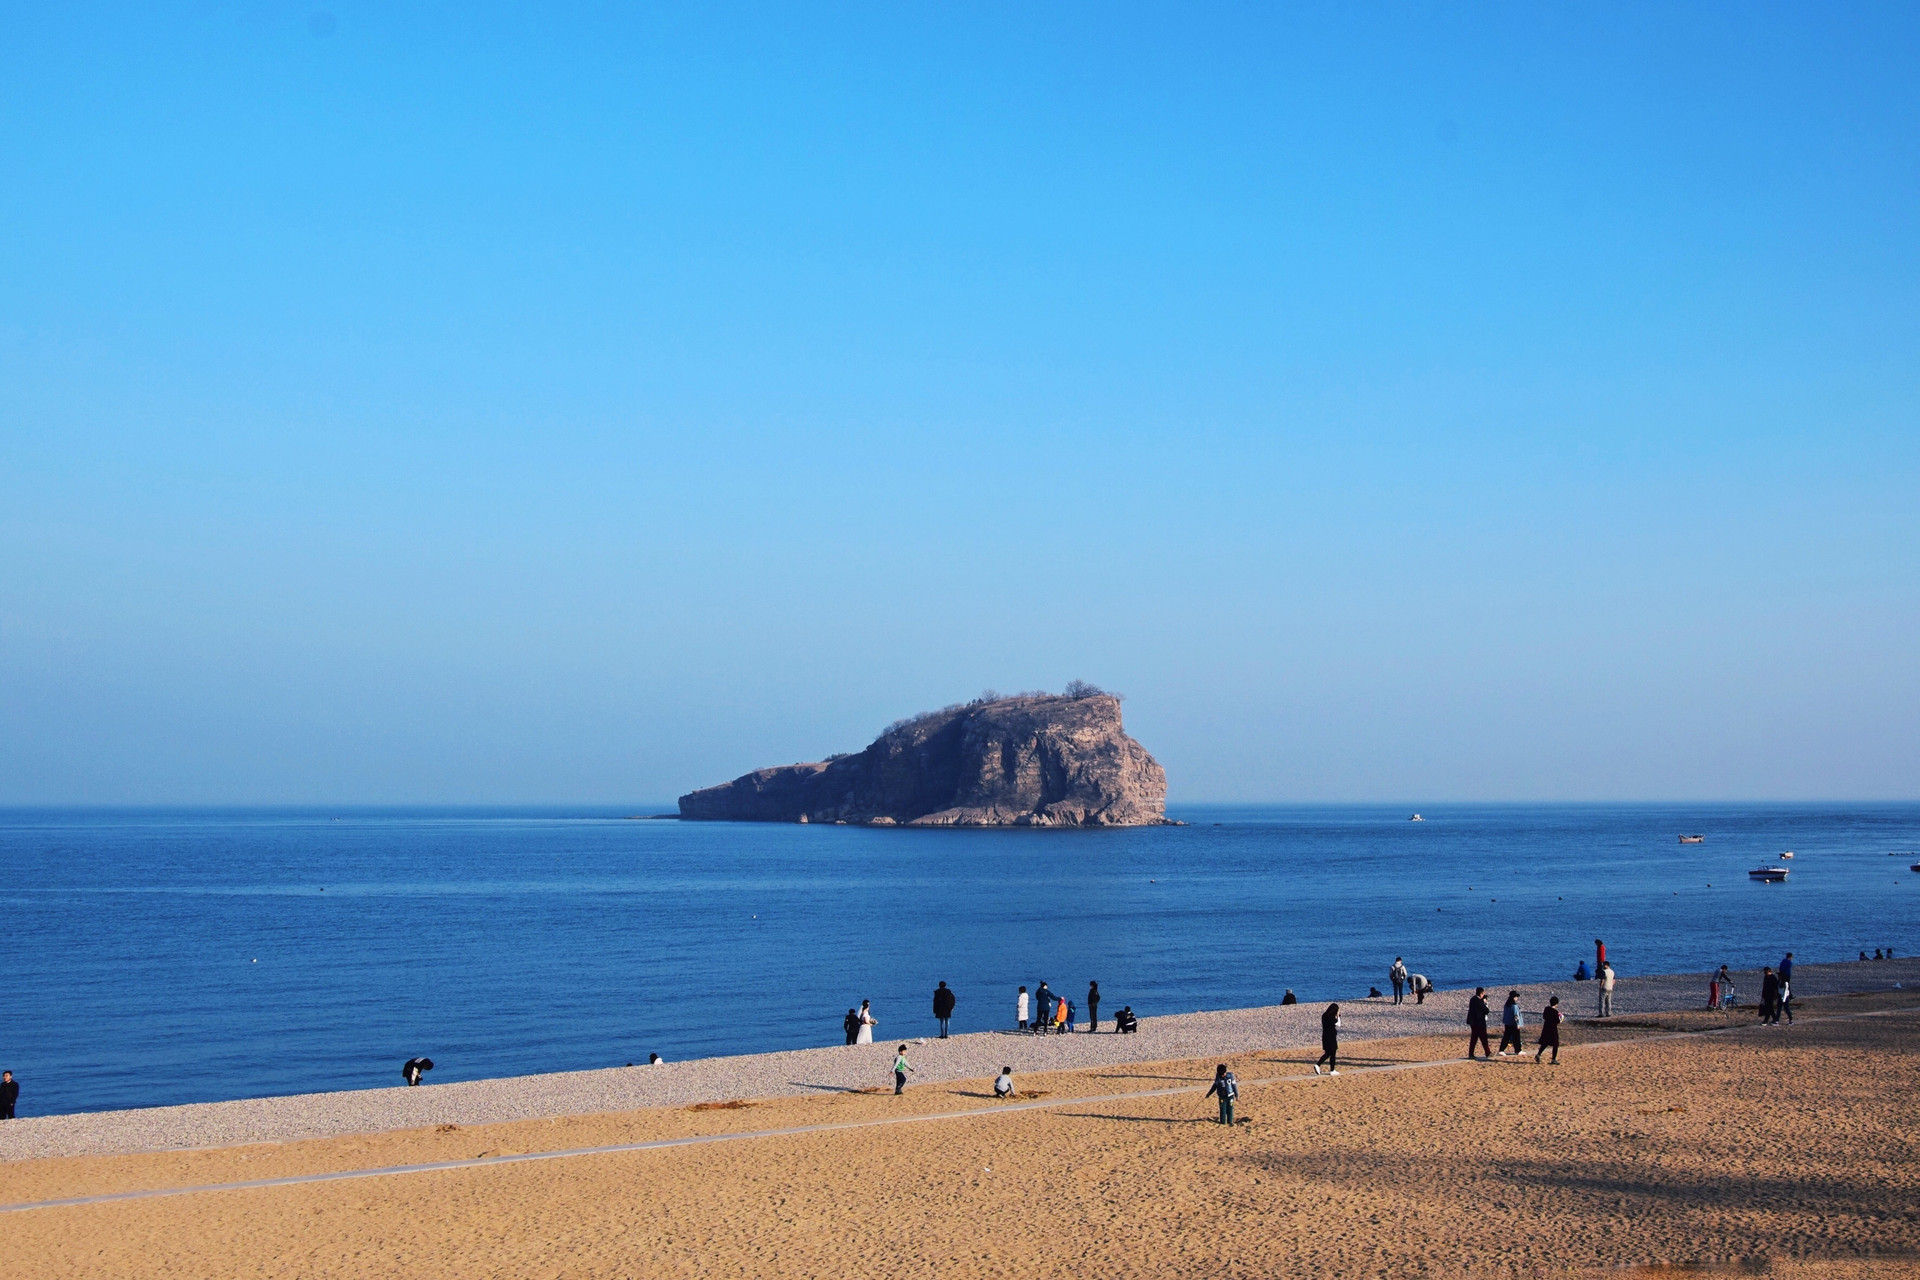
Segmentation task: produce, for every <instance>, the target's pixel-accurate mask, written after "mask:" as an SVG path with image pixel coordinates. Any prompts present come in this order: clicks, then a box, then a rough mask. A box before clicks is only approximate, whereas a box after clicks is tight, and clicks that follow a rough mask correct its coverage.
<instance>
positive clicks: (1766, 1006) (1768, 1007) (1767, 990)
mask: <svg viewBox="0 0 1920 1280" xmlns="http://www.w3.org/2000/svg"><path fill="white" fill-rule="evenodd" d="M1760 1021H1762V1022H1778V1021H1780V975H1779V974H1777V973H1775V972H1774V971H1773V967H1772V966H1771V965H1769V966H1768V967H1767V968H1766V969H1764V970H1763V971H1762V972H1761V977H1760Z"/></svg>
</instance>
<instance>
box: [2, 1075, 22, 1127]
mask: <svg viewBox="0 0 1920 1280" xmlns="http://www.w3.org/2000/svg"><path fill="white" fill-rule="evenodd" d="M19 1101H20V1082H19V1081H18V1080H15V1079H14V1078H13V1072H11V1071H0V1120H11V1119H13V1108H14V1106H15V1105H16V1104H18V1103H19Z"/></svg>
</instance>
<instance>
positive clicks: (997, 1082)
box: [993, 1067, 1013, 1099]
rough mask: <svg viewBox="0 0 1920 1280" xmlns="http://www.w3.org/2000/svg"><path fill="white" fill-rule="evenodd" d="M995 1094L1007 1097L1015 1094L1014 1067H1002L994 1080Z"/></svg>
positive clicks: (1003, 1097) (998, 1096)
mask: <svg viewBox="0 0 1920 1280" xmlns="http://www.w3.org/2000/svg"><path fill="white" fill-rule="evenodd" d="M993 1096H994V1097H996V1098H1001V1099H1006V1098H1011V1097H1012V1096H1013V1068H1012V1067H1002V1068H1000V1074H999V1075H998V1076H997V1077H996V1078H995V1079H994V1082H993Z"/></svg>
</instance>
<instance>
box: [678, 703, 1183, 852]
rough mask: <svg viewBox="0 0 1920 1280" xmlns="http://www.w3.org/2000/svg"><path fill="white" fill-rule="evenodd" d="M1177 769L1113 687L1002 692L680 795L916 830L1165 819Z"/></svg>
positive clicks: (684, 803)
mask: <svg viewBox="0 0 1920 1280" xmlns="http://www.w3.org/2000/svg"><path fill="white" fill-rule="evenodd" d="M1166 805H1167V773H1166V770H1164V769H1162V768H1161V767H1160V765H1159V764H1158V763H1157V762H1156V761H1155V760H1154V758H1153V757H1152V756H1150V755H1148V754H1147V751H1146V748H1145V747H1142V746H1141V745H1140V744H1139V743H1138V742H1135V741H1134V740H1133V739H1132V738H1129V737H1128V736H1127V735H1126V732H1125V731H1124V730H1122V729H1121V727H1120V700H1119V699H1118V698H1116V697H1113V696H1112V695H1110V694H1105V693H1096V694H1090V695H1087V696H1083V697H1053V696H1050V695H1040V696H1023V697H1018V698H996V699H993V700H991V701H981V702H975V703H970V704H968V705H966V706H961V707H948V708H947V709H946V710H944V711H935V712H931V713H929V714H927V715H923V716H917V717H915V718H914V719H912V720H905V721H902V722H900V723H899V724H896V725H894V726H893V727H892V728H890V729H888V730H887V731H886V732H885V733H883V734H881V735H880V736H879V737H878V738H876V739H874V741H873V744H872V745H871V746H869V747H868V748H867V749H866V750H865V751H861V752H858V753H856V754H854V755H847V756H836V757H835V758H833V759H831V760H823V761H819V762H817V763H814V764H790V765H782V766H780V767H778V768H773V769H757V770H755V771H754V772H752V773H749V774H746V775H744V776H742V777H739V778H735V779H734V780H733V781H732V782H726V783H722V784H721V785H719V786H717V787H706V788H704V789H702V790H700V791H695V792H691V793H690V794H688V795H684V796H681V797H680V816H681V817H682V818H690V819H707V820H714V821H730V822H858V823H870V824H874V825H882V826H884V825H890V824H894V823H899V824H903V825H909V826H916V827H1002V826H1019V827H1025V826H1034V827H1131V826H1144V825H1152V824H1158V823H1164V822H1166V821H1167V817H1166Z"/></svg>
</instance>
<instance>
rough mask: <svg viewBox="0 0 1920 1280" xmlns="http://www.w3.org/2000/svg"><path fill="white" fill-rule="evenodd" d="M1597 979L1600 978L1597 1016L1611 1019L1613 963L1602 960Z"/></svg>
mask: <svg viewBox="0 0 1920 1280" xmlns="http://www.w3.org/2000/svg"><path fill="white" fill-rule="evenodd" d="M1599 977H1600V1011H1599V1016H1600V1017H1602V1018H1611V1017H1612V1016H1613V962H1612V961H1610V960H1602V961H1601V962H1600V974H1599Z"/></svg>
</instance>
